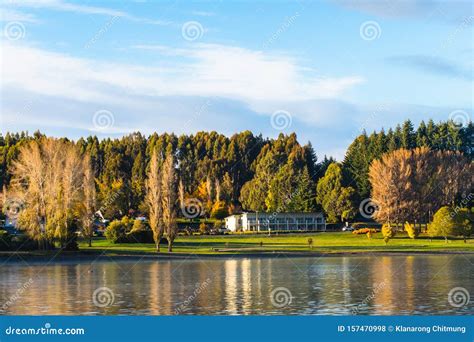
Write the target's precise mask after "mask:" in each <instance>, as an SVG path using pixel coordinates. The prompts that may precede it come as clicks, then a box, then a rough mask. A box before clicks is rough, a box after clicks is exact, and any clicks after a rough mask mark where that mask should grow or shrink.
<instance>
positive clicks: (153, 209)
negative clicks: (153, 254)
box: [145, 150, 164, 252]
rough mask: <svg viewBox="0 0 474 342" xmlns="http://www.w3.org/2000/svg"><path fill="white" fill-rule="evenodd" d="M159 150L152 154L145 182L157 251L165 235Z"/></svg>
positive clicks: (146, 200)
mask: <svg viewBox="0 0 474 342" xmlns="http://www.w3.org/2000/svg"><path fill="white" fill-rule="evenodd" d="M160 164H161V163H160V160H159V157H158V152H157V151H156V150H155V151H153V154H152V155H151V160H150V165H149V170H148V173H147V180H146V182H145V187H146V195H145V202H146V204H147V206H148V214H149V221H150V228H151V230H152V231H153V240H154V241H155V246H156V251H157V252H159V251H160V240H161V237H162V236H163V231H164V225H163V203H162V185H161V165H160Z"/></svg>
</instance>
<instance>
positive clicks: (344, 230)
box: [342, 226, 354, 232]
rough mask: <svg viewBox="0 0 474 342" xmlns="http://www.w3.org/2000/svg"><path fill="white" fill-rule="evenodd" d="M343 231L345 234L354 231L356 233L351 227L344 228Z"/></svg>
mask: <svg viewBox="0 0 474 342" xmlns="http://www.w3.org/2000/svg"><path fill="white" fill-rule="evenodd" d="M342 231H343V232H353V231H354V227H351V226H349V227H343V228H342Z"/></svg>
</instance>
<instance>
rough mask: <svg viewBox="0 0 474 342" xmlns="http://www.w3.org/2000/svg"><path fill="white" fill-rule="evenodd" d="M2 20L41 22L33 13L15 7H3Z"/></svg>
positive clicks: (0, 17) (0, 19)
mask: <svg viewBox="0 0 474 342" xmlns="http://www.w3.org/2000/svg"><path fill="white" fill-rule="evenodd" d="M0 21H6V22H8V21H21V22H26V23H39V20H38V19H37V18H36V17H35V16H34V15H32V14H29V13H23V12H20V11H17V10H13V9H7V8H1V15H0Z"/></svg>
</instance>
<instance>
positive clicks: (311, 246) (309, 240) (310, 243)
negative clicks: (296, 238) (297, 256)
mask: <svg viewBox="0 0 474 342" xmlns="http://www.w3.org/2000/svg"><path fill="white" fill-rule="evenodd" d="M308 246H309V248H311V249H313V239H312V238H308Z"/></svg>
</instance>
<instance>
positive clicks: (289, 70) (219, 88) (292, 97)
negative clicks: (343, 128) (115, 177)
mask: <svg viewBox="0 0 474 342" xmlns="http://www.w3.org/2000/svg"><path fill="white" fill-rule="evenodd" d="M168 50H169V51H173V50H172V49H168ZM178 52H179V53H181V54H182V55H183V56H186V57H185V58H184V59H182V60H181V61H175V63H174V64H173V67H170V68H168V67H159V66H149V67H144V66H141V65H129V64H118V63H117V64H114V63H110V62H101V61H96V60H91V59H82V58H75V57H71V56H67V55H64V54H59V53H54V52H49V51H45V50H42V49H38V48H35V47H31V46H27V45H19V44H13V43H6V44H5V45H4V46H3V54H2V57H1V58H2V61H1V63H2V67H3V75H2V83H3V84H2V87H15V88H18V89H22V88H23V89H25V90H28V91H31V92H35V93H39V94H44V95H48V96H60V97H65V98H74V99H79V100H82V101H96V102H97V101H99V102H100V101H114V102H118V103H120V102H122V101H124V97H123V94H126V95H127V96H133V95H142V96H220V97H225V98H230V99H236V100H241V101H245V102H247V103H255V102H259V101H262V102H268V101H280V100H281V99H285V100H286V101H303V100H312V99H318V98H319V99H322V98H333V97H336V96H339V95H341V94H342V93H343V92H344V91H345V90H347V89H349V88H351V87H353V86H355V85H357V84H359V83H361V82H362V81H363V79H362V78H360V77H356V76H348V77H340V78H322V77H318V76H317V75H316V76H315V75H308V74H309V73H310V72H309V71H307V70H305V69H304V68H302V67H301V66H299V65H298V64H297V63H296V61H294V60H292V59H291V58H289V57H287V56H272V55H268V54H264V53H262V52H260V51H252V50H248V49H243V48H238V47H231V46H224V45H208V44H200V45H196V46H194V47H193V48H190V49H187V50H186V49H181V50H179V51H178ZM157 57H159V56H157ZM162 59H163V58H162ZM163 61H164V59H163ZM127 99H128V98H125V100H127Z"/></svg>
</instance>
